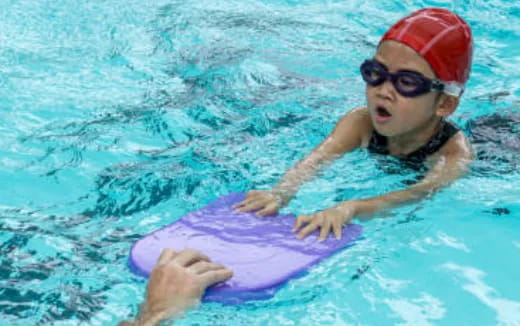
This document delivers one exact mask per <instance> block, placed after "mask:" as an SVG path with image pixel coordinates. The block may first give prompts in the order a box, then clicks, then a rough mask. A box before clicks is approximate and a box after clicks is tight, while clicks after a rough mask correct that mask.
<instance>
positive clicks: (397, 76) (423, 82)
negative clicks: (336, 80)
mask: <svg viewBox="0 0 520 326" xmlns="http://www.w3.org/2000/svg"><path fill="white" fill-rule="evenodd" d="M360 70H361V76H362V77H363V80H364V81H365V82H366V83H367V84H369V85H370V86H379V85H381V84H382V83H384V82H385V81H386V80H387V79H390V81H391V82H392V84H393V85H394V88H395V89H396V91H397V92H398V93H399V94H401V95H403V96H406V97H414V96H419V95H422V94H425V93H428V92H430V91H431V90H439V91H441V90H442V84H438V83H435V84H434V83H433V81H432V80H431V79H428V78H426V77H424V76H422V75H420V74H418V73H414V72H409V71H399V72H396V73H390V72H388V70H387V69H386V67H385V66H383V65H382V64H381V63H379V62H377V61H376V60H366V61H365V62H363V64H362V65H361V69H360Z"/></svg>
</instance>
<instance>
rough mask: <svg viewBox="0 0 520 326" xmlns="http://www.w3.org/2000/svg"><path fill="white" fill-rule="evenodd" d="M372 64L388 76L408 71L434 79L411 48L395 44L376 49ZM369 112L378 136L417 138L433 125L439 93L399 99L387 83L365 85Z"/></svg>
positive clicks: (383, 45)
mask: <svg viewBox="0 0 520 326" xmlns="http://www.w3.org/2000/svg"><path fill="white" fill-rule="evenodd" d="M374 59H375V60H377V61H379V62H380V63H382V64H383V65H384V66H386V67H387V69H388V71H389V72H391V73H394V72H397V71H402V70H407V71H415V72H418V73H420V74H422V75H423V76H424V77H427V78H430V79H434V78H436V76H435V73H434V72H433V70H432V69H431V68H430V65H429V64H428V62H427V61H426V60H425V59H424V58H423V57H421V56H420V55H419V54H418V53H416V52H415V51H414V50H413V49H411V48H410V47H408V46H406V45H404V44H402V43H399V42H395V41H384V42H383V43H381V45H380V46H379V49H378V51H377V54H376V56H375V57H374ZM366 96H367V102H368V109H369V111H370V116H371V118H372V123H373V125H374V128H375V129H376V130H377V132H379V133H380V134H382V135H384V136H387V137H393V136H402V135H418V134H420V133H421V131H422V130H428V129H430V128H427V127H428V126H431V124H433V123H436V122H437V121H438V119H439V117H438V116H437V114H436V111H437V106H438V103H439V93H438V92H429V93H426V94H423V95H419V96H416V97H404V96H402V95H400V94H399V93H398V92H397V91H396V90H395V88H394V86H393V85H392V83H391V81H390V80H387V81H385V82H384V83H383V84H381V85H379V86H370V85H367V88H366Z"/></svg>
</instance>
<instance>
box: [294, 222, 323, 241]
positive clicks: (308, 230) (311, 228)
mask: <svg viewBox="0 0 520 326" xmlns="http://www.w3.org/2000/svg"><path fill="white" fill-rule="evenodd" d="M318 226H319V225H318V223H317V222H315V221H312V222H310V223H309V224H307V226H306V227H304V228H303V229H302V230H301V231H300V233H298V239H303V238H305V237H306V236H308V235H309V234H310V233H311V232H312V231H314V230H316V229H317V228H318Z"/></svg>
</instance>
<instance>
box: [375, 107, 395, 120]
mask: <svg viewBox="0 0 520 326" xmlns="http://www.w3.org/2000/svg"><path fill="white" fill-rule="evenodd" d="M376 113H377V115H378V116H379V117H382V118H389V117H391V116H392V115H391V114H390V112H388V110H387V109H386V108H385V107H382V106H378V107H377V108H376Z"/></svg>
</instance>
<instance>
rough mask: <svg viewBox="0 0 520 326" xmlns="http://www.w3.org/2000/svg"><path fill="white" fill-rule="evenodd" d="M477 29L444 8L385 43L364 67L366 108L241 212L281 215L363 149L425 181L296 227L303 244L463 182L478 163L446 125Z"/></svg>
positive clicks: (419, 16) (414, 17)
mask: <svg viewBox="0 0 520 326" xmlns="http://www.w3.org/2000/svg"><path fill="white" fill-rule="evenodd" d="M472 52H473V41H472V36H471V29H470V27H469V26H468V24H467V23H466V22H464V21H463V20H462V19H461V18H460V17H459V16H457V15H456V14H454V13H452V12H450V11H448V10H445V9H439V8H427V9H422V10H418V11H416V12H414V13H412V14H411V15H409V16H407V17H405V18H403V19H401V20H400V21H398V22H397V23H396V24H395V25H394V26H392V27H391V28H390V29H389V30H388V31H387V32H386V34H384V36H383V37H382V39H381V41H380V42H379V45H378V47H377V53H376V55H375V56H374V57H373V58H372V59H368V60H366V61H365V62H364V63H363V64H362V65H361V75H362V77H363V79H364V81H365V82H366V84H367V86H366V99H367V106H366V107H360V108H356V109H354V110H352V111H350V112H348V113H347V114H345V115H344V116H343V117H342V118H341V119H340V120H339V122H338V123H337V124H336V126H335V128H334V130H333V131H332V132H331V134H330V135H329V136H328V137H327V138H326V139H325V140H324V141H323V142H322V143H321V144H319V145H318V146H317V147H316V148H315V149H314V150H313V151H312V152H311V153H310V154H309V155H308V156H307V157H305V158H304V159H303V160H301V161H300V162H298V164H296V166H294V167H293V168H291V169H289V170H288V171H287V172H286V173H285V175H284V176H283V177H282V180H281V181H280V182H279V183H278V184H277V185H276V186H275V187H274V188H273V189H271V190H266V191H259V190H252V191H249V192H248V193H247V196H246V199H245V200H244V201H242V202H240V203H238V204H237V205H236V206H235V208H236V209H238V210H239V211H242V212H247V211H256V214H257V215H260V216H265V215H269V214H273V213H276V212H277V211H278V210H279V209H280V208H282V207H283V206H285V205H286V204H287V203H288V202H289V201H290V200H291V198H292V197H293V196H294V195H295V194H296V192H297V191H298V188H299V187H300V185H302V184H303V183H304V182H306V181H308V180H309V179H310V178H311V177H312V176H313V175H314V174H315V173H316V172H317V170H318V169H320V168H322V167H323V166H325V165H327V164H329V163H331V162H332V161H333V160H334V159H336V158H338V157H340V156H342V155H343V154H345V153H347V152H351V151H353V150H355V149H357V148H366V149H368V150H369V151H370V152H375V153H380V154H388V155H392V156H396V157H399V158H403V159H406V160H415V161H422V162H423V163H424V164H425V165H426V166H428V167H429V170H428V172H427V173H426V175H425V177H424V179H422V180H421V181H420V182H418V183H416V184H414V185H412V186H410V187H409V188H407V189H404V190H399V191H393V192H390V193H387V194H384V195H382V196H378V197H373V198H365V199H353V200H347V201H343V202H340V203H339V204H337V205H335V206H333V207H331V208H328V209H325V210H323V211H320V212H318V213H315V214H312V215H301V216H298V218H297V219H296V223H295V226H294V231H295V232H298V234H297V236H298V238H300V239H301V238H304V237H306V236H307V235H308V234H310V233H311V232H313V231H314V230H316V229H318V228H319V229H320V234H319V240H320V241H323V240H324V239H325V238H326V237H327V236H328V235H329V233H330V232H331V231H332V232H333V233H334V234H335V236H336V238H337V239H339V238H341V234H342V227H343V225H345V224H348V223H350V222H351V221H352V219H353V218H362V217H366V216H369V215H371V214H374V213H376V212H378V211H381V210H384V209H388V208H391V207H395V206H398V205H401V204H405V203H410V202H413V201H416V200H419V199H421V198H423V197H425V196H427V195H429V194H431V193H432V192H434V191H435V190H437V189H439V188H440V187H442V186H445V185H447V184H449V183H450V182H452V181H453V180H455V179H457V178H458V177H460V176H461V175H462V174H464V172H465V170H466V168H467V166H468V164H469V163H470V161H471V159H472V150H471V147H470V145H469V142H468V140H467V138H466V136H465V135H464V134H463V133H462V132H461V131H460V130H459V129H458V128H457V127H456V126H455V125H453V124H452V123H451V122H449V121H447V120H446V117H448V116H449V115H450V114H452V113H453V112H454V111H455V109H456V108H457V106H458V104H459V99H460V96H461V95H462V93H463V91H464V85H465V83H466V81H467V80H468V78H469V72H470V67H471V60H472Z"/></svg>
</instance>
